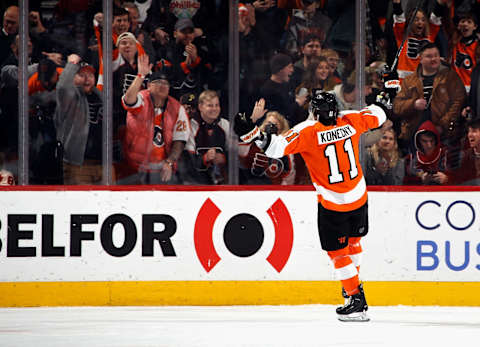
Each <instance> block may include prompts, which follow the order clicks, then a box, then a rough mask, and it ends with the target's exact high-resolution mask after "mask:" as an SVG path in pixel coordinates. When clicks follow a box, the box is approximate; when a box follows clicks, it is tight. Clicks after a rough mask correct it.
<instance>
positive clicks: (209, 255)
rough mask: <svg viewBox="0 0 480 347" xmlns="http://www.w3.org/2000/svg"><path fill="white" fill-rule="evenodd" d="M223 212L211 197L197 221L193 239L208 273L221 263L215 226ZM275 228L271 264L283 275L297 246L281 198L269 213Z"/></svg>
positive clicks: (290, 220) (271, 207) (199, 257)
mask: <svg viewBox="0 0 480 347" xmlns="http://www.w3.org/2000/svg"><path fill="white" fill-rule="evenodd" d="M221 212H222V211H221V210H220V209H219V208H218V207H217V205H215V203H213V201H212V200H210V198H208V199H207V200H205V202H204V203H203V205H202V207H201V208H200V211H199V212H198V215H197V219H196V221H195V229H194V233H193V239H194V244H195V251H196V253H197V257H198V259H199V260H200V263H201V264H202V266H203V268H204V269H205V271H207V272H210V271H211V270H212V269H213V268H214V267H215V265H217V264H218V262H219V261H220V260H221V258H220V256H219V255H218V253H217V251H216V250H215V247H214V245H213V226H214V224H215V221H216V220H217V218H218V216H219V215H220V213H221ZM266 212H267V214H268V216H269V217H270V220H271V221H272V223H273V226H274V229H275V242H274V245H273V248H272V251H271V252H270V254H269V255H268V257H267V259H266V260H267V262H268V263H269V264H270V265H272V267H273V268H274V269H275V270H277V272H281V271H282V269H283V268H284V267H285V265H286V264H287V261H288V258H289V257H290V254H291V252H292V246H293V224H292V219H291V218H290V213H289V212H288V209H287V207H286V206H285V204H284V203H283V201H282V200H281V199H277V201H275V203H273V204H272V205H271V206H270V208H269V209H268V210H267V211H266Z"/></svg>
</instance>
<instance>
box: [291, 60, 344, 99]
mask: <svg viewBox="0 0 480 347" xmlns="http://www.w3.org/2000/svg"><path fill="white" fill-rule="evenodd" d="M336 84H337V83H335V79H334V77H333V76H331V75H330V67H329V65H328V61H327V59H326V58H325V57H323V56H320V57H319V58H318V59H315V60H314V61H312V62H311V63H310V65H309V66H308V68H307V70H306V71H305V73H304V74H303V81H302V83H300V85H299V86H298V87H297V90H296V92H297V94H298V92H299V91H300V89H301V88H306V89H307V92H308V94H309V95H311V92H312V89H321V90H323V91H326V92H328V91H330V90H333V88H334V87H335V85H336Z"/></svg>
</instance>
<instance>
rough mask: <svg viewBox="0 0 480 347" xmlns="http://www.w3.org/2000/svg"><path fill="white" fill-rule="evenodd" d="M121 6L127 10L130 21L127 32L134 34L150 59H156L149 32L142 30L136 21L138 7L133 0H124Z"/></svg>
mask: <svg viewBox="0 0 480 347" xmlns="http://www.w3.org/2000/svg"><path fill="white" fill-rule="evenodd" d="M123 7H124V8H125V9H126V10H127V11H128V19H129V21H130V28H129V30H128V31H129V32H131V33H132V34H133V35H135V37H136V39H137V41H138V42H139V43H140V44H141V45H142V47H143V48H144V49H145V52H146V53H147V54H148V56H149V58H150V61H156V60H157V59H156V56H155V49H154V48H153V43H152V39H151V38H150V34H149V33H147V32H146V31H145V30H143V29H142V28H141V26H140V24H139V22H138V18H139V12H138V7H137V5H135V4H134V3H133V2H125V3H124V4H123Z"/></svg>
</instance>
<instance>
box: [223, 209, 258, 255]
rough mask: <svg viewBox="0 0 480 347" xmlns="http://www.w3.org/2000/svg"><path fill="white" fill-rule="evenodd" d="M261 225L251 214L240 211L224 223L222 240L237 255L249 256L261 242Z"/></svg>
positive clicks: (256, 249) (255, 251)
mask: <svg viewBox="0 0 480 347" xmlns="http://www.w3.org/2000/svg"><path fill="white" fill-rule="evenodd" d="M263 238H264V233H263V226H262V224H261V223H260V221H259V220H258V219H257V218H256V217H255V216H252V215H251V214H248V213H241V214H237V215H235V216H233V217H232V218H230V220H229V221H228V222H227V224H226V225H225V229H224V232H223V240H224V242H225V246H226V247H227V248H228V250H229V251H230V252H231V253H232V254H234V255H236V256H238V257H249V256H251V255H253V254H255V253H257V251H258V250H259V249H260V247H262V244H263Z"/></svg>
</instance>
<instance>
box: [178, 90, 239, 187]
mask: <svg viewBox="0 0 480 347" xmlns="http://www.w3.org/2000/svg"><path fill="white" fill-rule="evenodd" d="M198 111H199V112H198V113H197V114H196V115H195V116H194V117H193V118H192V119H191V126H192V135H193V136H192V137H191V141H190V142H189V144H188V145H187V149H188V151H189V152H190V153H191V155H192V161H193V165H194V168H195V169H196V171H197V172H196V175H195V176H196V183H199V184H226V183H227V182H228V147H229V142H230V123H229V121H228V120H226V119H225V118H222V117H220V112H221V109H220V101H219V98H218V94H217V93H216V92H215V91H213V90H205V91H203V92H202V93H201V94H200V96H199V97H198Z"/></svg>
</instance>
